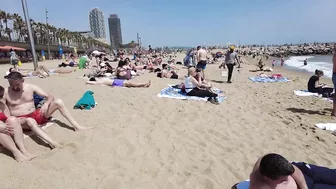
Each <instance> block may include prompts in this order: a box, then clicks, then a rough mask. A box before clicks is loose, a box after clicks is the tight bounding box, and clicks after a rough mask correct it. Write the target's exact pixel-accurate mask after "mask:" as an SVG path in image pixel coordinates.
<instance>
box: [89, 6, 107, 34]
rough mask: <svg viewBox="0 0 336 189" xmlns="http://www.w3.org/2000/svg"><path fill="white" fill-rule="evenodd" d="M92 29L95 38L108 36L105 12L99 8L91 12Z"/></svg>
mask: <svg viewBox="0 0 336 189" xmlns="http://www.w3.org/2000/svg"><path fill="white" fill-rule="evenodd" d="M89 22H90V30H91V32H92V33H93V34H94V37H95V38H106V30H105V22H104V14H103V12H102V11H100V10H99V9H98V8H94V9H92V10H91V11H90V13H89Z"/></svg>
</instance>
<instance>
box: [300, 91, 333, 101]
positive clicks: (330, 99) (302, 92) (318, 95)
mask: <svg viewBox="0 0 336 189" xmlns="http://www.w3.org/2000/svg"><path fill="white" fill-rule="evenodd" d="M294 94H295V95H296V96H315V97H320V98H322V99H323V100H327V101H331V102H332V101H333V100H332V98H324V97H322V95H320V94H318V93H312V92H309V91H308V90H295V91H294Z"/></svg>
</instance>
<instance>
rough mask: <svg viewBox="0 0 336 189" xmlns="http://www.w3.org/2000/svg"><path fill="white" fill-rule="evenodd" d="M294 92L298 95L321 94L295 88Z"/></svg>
mask: <svg viewBox="0 0 336 189" xmlns="http://www.w3.org/2000/svg"><path fill="white" fill-rule="evenodd" d="M294 94H295V95H296V96H317V97H318V96H320V95H319V94H318V93H311V92H308V91H302V90H295V91H294Z"/></svg>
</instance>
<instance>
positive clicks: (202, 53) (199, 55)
mask: <svg viewBox="0 0 336 189" xmlns="http://www.w3.org/2000/svg"><path fill="white" fill-rule="evenodd" d="M197 59H198V61H206V60H207V52H206V51H205V50H204V49H199V50H198V51H197Z"/></svg>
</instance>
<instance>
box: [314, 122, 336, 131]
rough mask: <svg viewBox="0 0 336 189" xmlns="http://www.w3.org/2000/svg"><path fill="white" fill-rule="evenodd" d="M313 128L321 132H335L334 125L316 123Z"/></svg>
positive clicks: (335, 124) (335, 127)
mask: <svg viewBox="0 0 336 189" xmlns="http://www.w3.org/2000/svg"><path fill="white" fill-rule="evenodd" d="M315 126H316V127H318V128H320V129H323V130H328V131H336V123H317V124H315Z"/></svg>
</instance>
